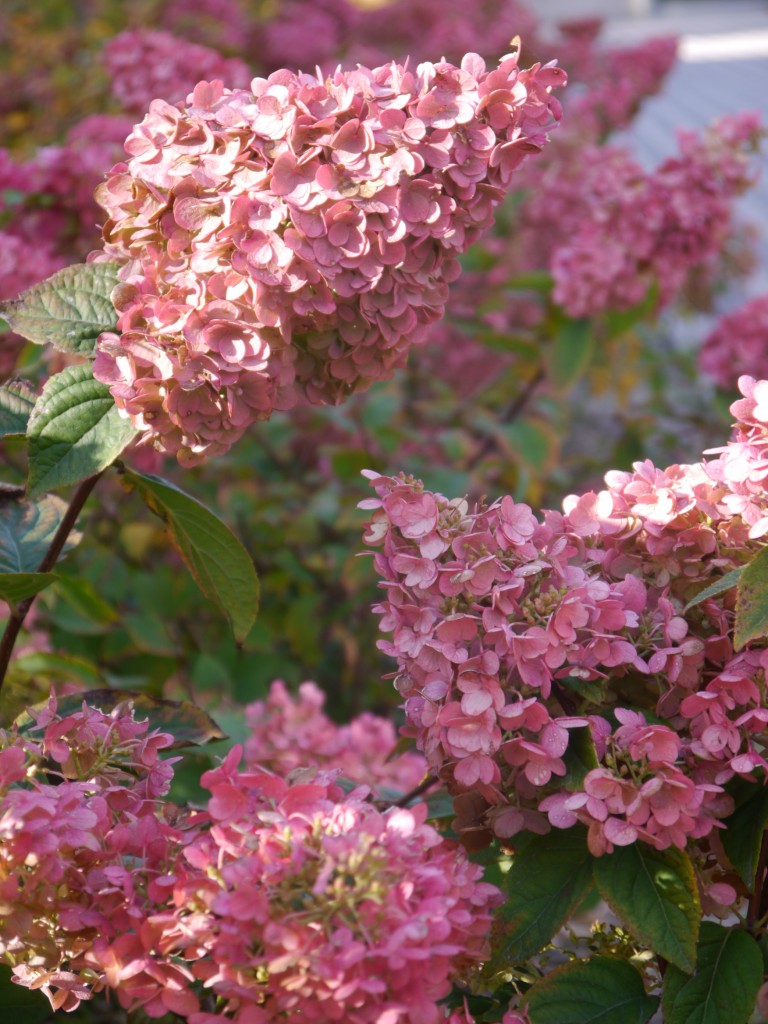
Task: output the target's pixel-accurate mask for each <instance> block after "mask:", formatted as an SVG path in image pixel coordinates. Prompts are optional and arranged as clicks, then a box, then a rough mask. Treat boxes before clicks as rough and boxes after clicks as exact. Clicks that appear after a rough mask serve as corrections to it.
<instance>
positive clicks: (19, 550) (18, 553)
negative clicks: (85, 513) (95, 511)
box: [0, 494, 80, 573]
mask: <svg viewBox="0 0 768 1024" xmlns="http://www.w3.org/2000/svg"><path fill="white" fill-rule="evenodd" d="M66 510H67V506H66V504H65V503H64V502H63V501H62V500H61V498H56V497H54V496H53V495H52V494H47V495H45V497H43V498H38V499H37V501H29V500H27V499H18V498H9V497H6V496H4V495H0V573H5V572H8V573H34V572H36V571H37V569H38V568H39V566H40V563H41V562H42V560H43V558H44V556H45V553H46V551H47V550H48V548H49V546H50V543H51V541H52V540H53V536H54V534H55V533H56V530H57V529H58V527H59V523H60V522H61V520H62V517H63V515H64V513H65V512H66ZM79 539H80V537H79V535H78V534H75V535H70V543H69V544H68V548H71V547H72V546H73V545H74V544H76V543H77V542H78V540H79Z"/></svg>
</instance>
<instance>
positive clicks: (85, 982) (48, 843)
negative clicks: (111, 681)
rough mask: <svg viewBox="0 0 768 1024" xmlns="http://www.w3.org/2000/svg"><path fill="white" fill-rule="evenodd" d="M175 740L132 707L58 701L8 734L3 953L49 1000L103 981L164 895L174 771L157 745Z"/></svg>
mask: <svg viewBox="0 0 768 1024" xmlns="http://www.w3.org/2000/svg"><path fill="white" fill-rule="evenodd" d="M172 741H173V737H171V736H169V735H167V734H164V733H159V732H157V731H155V732H150V731H149V728H148V724H147V722H138V721H136V720H135V719H134V717H133V715H132V713H131V711H130V710H129V709H128V708H127V707H126V706H125V705H123V706H122V707H121V709H119V710H116V711H115V712H114V713H113V714H103V713H102V712H100V711H97V710H95V709H93V708H89V707H86V706H85V705H84V706H83V708H82V710H81V711H78V712H75V713H74V714H70V715H66V716H64V717H62V716H60V715H58V714H57V713H56V706H55V701H53V700H52V701H51V703H50V705H49V706H48V707H47V708H46V709H44V710H43V711H41V712H39V713H38V714H37V715H36V721H35V723H34V726H33V727H32V728H31V729H30V730H29V732H28V733H26V734H20V733H18V732H10V733H6V732H3V733H0V903H1V904H2V910H1V911H0V958H2V959H3V960H4V961H5V962H7V963H10V964H11V965H12V966H13V977H14V980H15V981H16V982H18V983H20V984H22V985H25V986H27V987H29V988H39V989H42V991H44V992H45V994H46V995H47V996H48V998H49V999H50V1002H51V1006H52V1007H53V1009H63V1010H72V1009H75V1008H76V1007H77V1005H78V1003H79V1002H80V1001H81V1000H82V999H87V998H90V992H91V987H92V986H93V985H95V987H96V989H99V988H101V987H103V984H104V972H105V970H106V969H107V967H108V964H109V961H110V956H111V953H110V947H111V943H114V942H117V943H120V942H122V941H124V938H121V937H126V936H128V935H129V934H130V933H133V932H134V931H136V930H138V929H139V928H140V926H141V923H142V921H143V920H144V917H145V916H146V912H147V907H148V906H152V905H154V904H155V903H157V902H158V901H160V902H162V901H163V900H164V898H165V889H164V888H163V881H162V879H163V876H164V875H165V873H166V871H167V870H168V865H169V863H170V861H171V859H172V851H173V850H174V848H175V846H176V845H177V839H178V833H177V832H176V831H175V829H174V828H172V827H171V825H170V823H169V822H168V821H167V820H166V819H165V817H164V815H163V813H162V812H161V811H160V810H159V809H158V801H159V800H160V798H161V797H163V796H165V794H166V793H167V791H168V787H169V785H170V781H171V777H172V774H173V769H172V763H171V762H170V761H168V760H161V759H160V758H159V756H158V755H159V754H160V752H161V751H163V750H166V749H167V748H168V747H169V745H170V744H171V743H172ZM165 975H166V977H167V980H168V983H169V985H170V986H171V988H173V987H174V985H175V987H177V988H178V987H179V984H178V983H179V981H180V980H181V979H182V973H180V972H179V971H178V970H177V969H176V968H175V967H173V965H170V964H168V965H167V967H166V968H165ZM159 1005H161V1004H160V1003H159V1002H158V1006H159ZM170 1008H171V1006H170V1004H168V1005H167V1006H166V1009H170ZM163 1012H165V1011H163Z"/></svg>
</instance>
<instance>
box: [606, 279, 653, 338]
mask: <svg viewBox="0 0 768 1024" xmlns="http://www.w3.org/2000/svg"><path fill="white" fill-rule="evenodd" d="M658 301H659V285H658V282H657V281H654V282H653V283H652V284H651V286H650V288H649V289H648V292H647V294H646V296H645V298H644V299H641V300H640V302H638V303H637V305H636V306H631V307H630V308H629V309H622V310H619V309H612V310H609V311H608V312H607V313H606V314H605V319H604V324H605V340H606V341H612V340H613V339H614V338H618V337H619V336H620V335H622V334H626V332H627V331H629V330H631V329H632V328H633V327H635V326H636V325H637V324H639V323H640V321H641V320H647V319H649V318H650V319H655V314H656V307H657V305H658Z"/></svg>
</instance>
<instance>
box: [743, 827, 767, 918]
mask: <svg viewBox="0 0 768 1024" xmlns="http://www.w3.org/2000/svg"><path fill="white" fill-rule="evenodd" d="M766 864H768V832H763V841H762V843H761V844H760V856H759V857H758V860H757V870H756V871H755V883H754V889H753V891H752V895H751V896H750V897H749V904H748V906H747V927H748V928H749V930H750V931H752V930H753V929H754V927H755V925H756V923H757V922H758V921H759V919H760V917H761V916H762V915H763V914H764V913H765V910H764V904H765V902H766V893H765V892H764V891H763V880H764V876H765V868H766Z"/></svg>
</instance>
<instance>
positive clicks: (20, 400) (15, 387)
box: [0, 380, 37, 437]
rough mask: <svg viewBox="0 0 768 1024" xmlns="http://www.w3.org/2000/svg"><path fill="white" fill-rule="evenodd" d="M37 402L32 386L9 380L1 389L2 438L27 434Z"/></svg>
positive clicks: (23, 382)
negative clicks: (30, 418)
mask: <svg viewBox="0 0 768 1024" xmlns="http://www.w3.org/2000/svg"><path fill="white" fill-rule="evenodd" d="M36 401H37V395H36V394H35V390H34V388H33V387H32V385H31V384H29V383H28V382H27V381H25V380H9V381H7V382H6V383H5V384H3V386H2V387H0V437H12V436H14V435H19V434H26V432H27V422H28V421H29V417H30V413H31V412H32V409H33V407H34V404H35V402H36Z"/></svg>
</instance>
